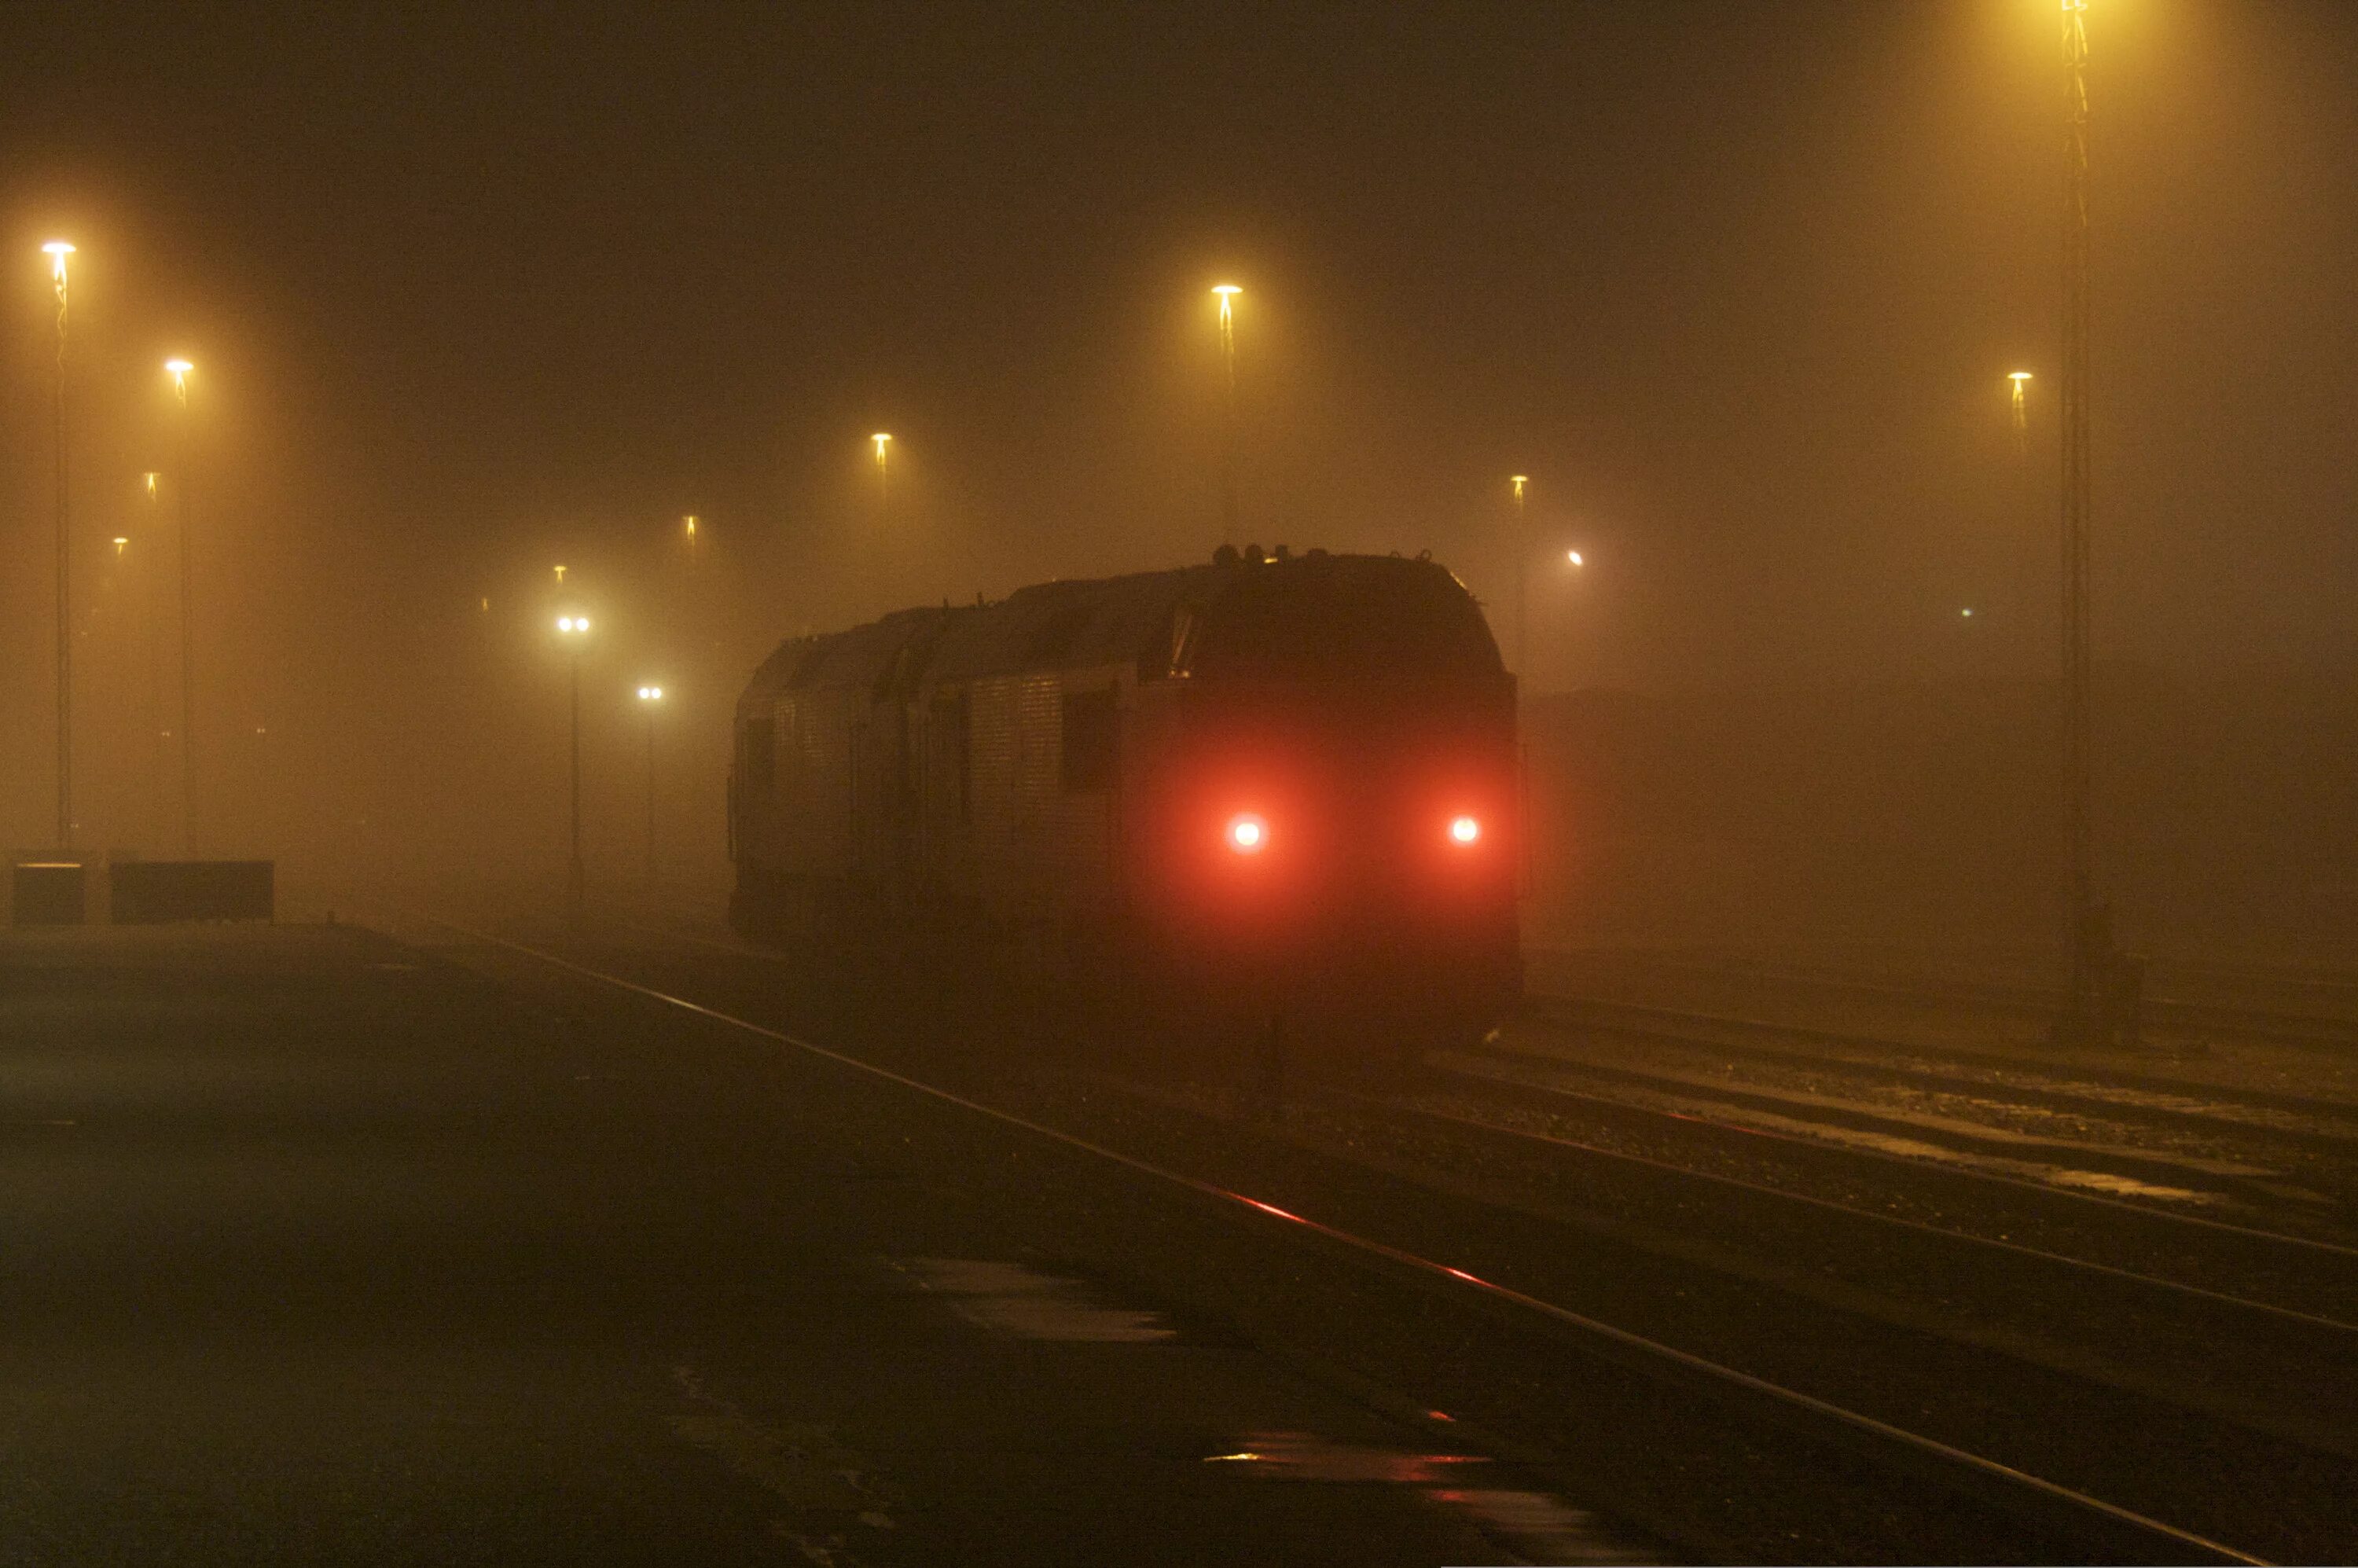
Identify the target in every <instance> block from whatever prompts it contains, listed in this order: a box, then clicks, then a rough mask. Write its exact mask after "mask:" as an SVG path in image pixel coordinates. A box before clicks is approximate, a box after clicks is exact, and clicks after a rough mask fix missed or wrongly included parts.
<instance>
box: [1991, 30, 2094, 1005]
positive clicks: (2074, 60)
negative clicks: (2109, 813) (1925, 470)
mask: <svg viewBox="0 0 2358 1568" xmlns="http://www.w3.org/2000/svg"><path fill="white" fill-rule="evenodd" d="M2062 23H2063V69H2064V75H2065V79H2066V83H2067V87H2068V93H2067V97H2066V107H2065V114H2066V117H2067V124H2066V129H2065V135H2064V176H2065V187H2064V189H2065V211H2064V214H2063V395H2062V412H2063V419H2062V424H2063V773H2064V786H2063V795H2064V817H2065V837H2066V840H2067V845H2068V849H2067V854H2066V859H2067V860H2068V863H2069V865H2068V873H2067V874H2068V878H2069V897H2070V902H2071V913H2070V917H2069V918H2070V921H2071V928H2070V930H2069V931H2068V933H2067V934H2066V935H2068V937H2069V939H2070V944H2071V947H2070V951H2071V963H2070V970H2069V977H2070V987H2071V995H2070V998H2069V1000H2067V1001H2066V1002H2065V1003H2064V1011H2063V1017H2062V1018H2061V1020H2059V1021H2058V1022H2057V1025H2056V1033H2057V1036H2058V1037H2059V1038H2060V1039H2064V1040H2069V1041H2074V1042H2081V1043H2095V1042H2097V1041H2098V1040H2099V1038H2100V1037H2101V1036H2104V1035H2105V1034H2108V1033H2111V1032H2112V1031H2111V1030H2110V1029H2109V1028H2108V1027H2107V1022H2106V1017H2107V1014H2108V1013H2109V1012H2110V1011H2112V1009H2111V1007H2110V1003H2109V999H2107V998H2105V997H2104V996H2102V995H2101V994H2100V993H2101V992H2102V991H2104V989H2105V988H2106V980H2107V979H2108V978H2109V973H2110V971H2111V969H2112V968H2113V942H2112V933H2111V931H2110V930H2109V929H2108V928H2107V920H2106V916H2105V914H2104V907H2103V906H2102V905H2101V904H2100V903H2098V902H2097V899H2096V892H2095V866H2094V852H2093V842H2092V839H2091V833H2090V824H2089V800H2088V797H2089V779H2088V772H2089V719H2088V708H2089V687H2090V684H2091V683H2090V674H2091V665H2092V657H2093V655H2092V652H2091V647H2090V643H2089V625H2088V622H2089V563H2088V556H2089V523H2088V512H2089V457H2090V440H2089V430H2088V379H2089V351H2088V317H2089V307H2088V291H2089V282H2088V26H2087V0H2062ZM2015 384H2016V385H2017V386H2020V385H2021V383H2020V382H2016V383H2015Z"/></svg>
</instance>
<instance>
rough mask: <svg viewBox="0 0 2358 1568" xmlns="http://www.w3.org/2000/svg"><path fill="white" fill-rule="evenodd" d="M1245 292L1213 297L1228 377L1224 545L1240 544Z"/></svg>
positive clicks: (1226, 288) (1219, 286)
mask: <svg viewBox="0 0 2358 1568" xmlns="http://www.w3.org/2000/svg"><path fill="white" fill-rule="evenodd" d="M1243 292H1244V290H1243V289H1242V288H1240V287H1238V286H1237V285H1235V284H1233V283H1216V284H1214V285H1213V286H1212V294H1213V296H1214V297H1216V298H1217V299H1218V300H1219V302H1220V363H1221V367H1222V369H1223V370H1224V371H1225V373H1227V376H1228V402H1227V405H1226V410H1225V413H1224V414H1223V416H1222V417H1223V418H1224V420H1225V421H1226V424H1227V430H1226V438H1227V439H1226V443H1225V447H1224V449H1223V455H1222V458H1221V467H1220V542H1221V543H1222V544H1224V545H1233V544H1235V543H1236V542H1237V440H1238V429H1237V313H1236V308H1235V307H1236V297H1237V296H1238V295H1239V294H1242V293H1243Z"/></svg>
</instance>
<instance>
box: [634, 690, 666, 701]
mask: <svg viewBox="0 0 2358 1568" xmlns="http://www.w3.org/2000/svg"><path fill="white" fill-rule="evenodd" d="M639 700H640V701H641V702H661V701H662V700H663V687H659V686H643V687H639Z"/></svg>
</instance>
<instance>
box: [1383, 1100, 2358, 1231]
mask: <svg viewBox="0 0 2358 1568" xmlns="http://www.w3.org/2000/svg"><path fill="white" fill-rule="evenodd" d="M1500 1059H1501V1060H1502V1061H1504V1062H1507V1063H1509V1064H1512V1065H1521V1064H1523V1063H1527V1062H1531V1061H1542V1062H1544V1061H1547V1060H1549V1059H1548V1058H1544V1057H1516V1056H1508V1057H1502V1058H1500ZM1427 1065H1429V1066H1432V1067H1433V1069H1434V1070H1435V1071H1438V1072H1445V1073H1451V1074H1455V1076H1459V1077H1464V1078H1473V1079H1476V1080H1477V1081H1479V1082H1481V1083H1485V1084H1489V1085H1493V1086H1497V1087H1508V1088H1520V1089H1530V1090H1532V1091H1534V1092H1536V1093H1539V1094H1544V1095H1554V1096H1557V1097H1559V1098H1564V1099H1576V1100H1585V1101H1587V1102H1588V1103H1590V1104H1592V1105H1604V1106H1611V1107H1612V1108H1615V1109H1617V1110H1627V1111H1635V1112H1637V1113H1638V1114H1639V1115H1641V1116H1650V1117H1654V1118H1657V1119H1660V1120H1664V1121H1683V1122H1687V1123H1689V1124H1691V1125H1693V1126H1696V1127H1710V1128H1716V1129H1718V1130H1721V1131H1723V1132H1740V1133H1742V1134H1744V1135H1745V1136H1746V1137H1747V1138H1768V1139H1773V1140H1775V1141H1778V1142H1779V1143H1790V1144H1793V1145H1795V1146H1797V1147H1799V1148H1803V1149H1811V1150H1815V1151H1817V1152H1821V1153H1828V1154H1843V1155H1847V1156H1849V1157H1850V1158H1852V1159H1857V1160H1874V1161H1879V1162H1883V1163H1885V1164H1891V1165H1900V1166H1905V1167H1906V1168H1908V1169H1909V1170H1911V1171H1920V1172H1932V1173H1939V1174H1941V1175H1944V1176H1954V1177H1958V1178H1961V1179H1963V1180H1966V1181H1974V1182H1990V1183H1993V1184H1996V1185H1999V1186H2007V1187H2019V1188H2021V1189H2022V1190H2023V1191H2024V1192H2028V1193H2038V1194H2039V1195H2042V1196H2046V1197H2050V1198H2068V1199H2070V1200H2071V1202H2073V1203H2084V1204H2094V1205H2096V1206H2099V1207H2102V1208H2114V1209H2120V1210H2123V1211H2125V1212H2126V1213H2129V1214H2134V1215H2140V1216H2143V1217H2145V1218H2147V1219H2156V1220H2160V1221H2162V1222H2163V1223H2165V1224H2169V1225H2191V1226H2197V1227H2201V1228H2202V1229H2205V1230H2219V1231H2225V1232H2228V1233H2230V1234H2232V1235H2236V1236H2245V1237H2250V1238H2254V1239H2255V1240H2259V1241H2266V1242H2273V1243H2277V1244H2280V1245H2283V1246H2286V1247H2299V1248H2304V1249H2309V1250H2310V1251H2316V1252H2329V1253H2332V1254H2334V1255H2336V1256H2338V1257H2343V1258H2358V1247H2344V1246H2341V1245H2339V1244H2337V1243H2335V1242H2331V1241H2317V1240H2313V1239H2311V1238H2309V1237H2306V1236H2294V1235H2291V1234H2289V1233H2288V1232H2286V1231H2281V1230H2263V1229H2261V1228H2259V1227H2256V1226H2249V1225H2237V1224H2235V1223H2234V1222H2233V1221H2232V1220H2224V1219H2209V1218H2206V1217H2203V1216H2201V1215H2197V1214H2172V1213H2170V1212H2169V1210H2168V1209H2159V1208H2148V1207H2147V1206H2145V1205H2144V1204H2135V1203H2129V1202H2127V1201H2126V1200H2125V1199H2122V1198H2108V1197H2106V1196H2104V1195H2103V1194H2102V1193H2083V1192H2079V1191H2076V1190H2074V1189H2072V1188H2071V1187H2058V1186H2053V1185H2050V1184H2048V1183H2045V1182H2032V1181H2026V1180H2024V1179H2023V1178H2022V1177H2020V1176H2001V1175H1997V1174H1995V1173H1991V1172H1988V1171H1975V1170H1972V1169H1969V1168H1967V1167H1965V1166H1963V1165H1944V1164H1938V1163H1934V1162H1931V1161H1927V1160H1918V1159H1912V1158H1910V1157H1909V1156H1908V1155H1905V1154H1890V1153H1886V1152H1883V1151H1882V1150H1880V1149H1861V1148H1858V1147H1856V1146H1855V1145H1852V1144H1846V1143H1837V1142H1833V1141H1830V1140H1826V1139H1821V1138H1807V1137H1803V1136H1802V1135H1801V1134H1800V1133H1797V1132H1778V1131H1775V1130H1771V1129H1768V1128H1766V1127H1750V1126H1747V1125H1746V1124H1744V1123H1742V1122H1739V1121H1721V1120H1718V1119H1714V1118H1713V1117H1708V1116H1697V1115H1694V1114H1693V1113H1692V1112H1688V1111H1679V1110H1663V1109H1661V1108H1659V1107H1655V1106H1650V1105H1639V1104H1638V1103H1637V1102H1635V1101H1634V1100H1626V1099H1619V1098H1615V1097H1614V1096H1611V1095H1599V1094H1590V1093H1588V1092H1586V1091H1585V1090H1582V1089H1574V1088H1564V1087H1560V1086H1558V1085H1555V1084H1535V1083H1532V1082H1531V1081H1529V1080H1528V1079H1524V1078H1507V1077H1498V1076H1493V1075H1491V1074H1488V1073H1476V1072H1473V1071H1470V1070H1468V1069H1466V1068H1463V1067H1452V1066H1447V1065H1439V1064H1432V1063H1428V1064H1427ZM1555 1065H1562V1066H1566V1067H1572V1068H1573V1069H1574V1070H1575V1071H1577V1070H1578V1065H1577V1064H1575V1063H1570V1062H1563V1063H1557V1064H1555ZM1616 1070H1617V1071H1621V1070H1623V1069H1616ZM1631 1076H1639V1077H1642V1076H1644V1075H1643V1074H1640V1073H1636V1072H1632V1073H1631ZM1657 1081H1660V1080H1657ZM1681 1087H1685V1086H1681ZM1690 1092H1692V1093H1693V1094H1694V1095H1696V1096H1699V1097H1707V1096H1708V1094H1709V1092H1710V1091H1709V1090H1707V1089H1695V1090H1691V1091H1690Z"/></svg>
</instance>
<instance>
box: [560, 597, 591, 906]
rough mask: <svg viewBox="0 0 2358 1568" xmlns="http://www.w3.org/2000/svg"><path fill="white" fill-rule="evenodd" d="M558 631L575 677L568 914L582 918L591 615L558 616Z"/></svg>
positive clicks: (567, 879) (567, 869)
mask: <svg viewBox="0 0 2358 1568" xmlns="http://www.w3.org/2000/svg"><path fill="white" fill-rule="evenodd" d="M557 635H558V636H559V637H562V638H563V639H564V640H565V646H566V651H567V654H568V664H569V665H571V670H572V676H573V761H572V775H573V832H572V840H571V844H572V849H571V853H570V854H569V855H568V858H567V860H566V862H565V913H566V914H567V915H568V916H569V917H571V918H572V919H574V920H577V921H578V920H579V919H580V918H581V911H582V905H583V903H584V902H585V901H584V898H583V881H584V878H583V876H582V871H581V644H582V643H584V642H585V641H587V640H588V638H589V636H590V617H588V616H587V615H560V616H558V617H557Z"/></svg>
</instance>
